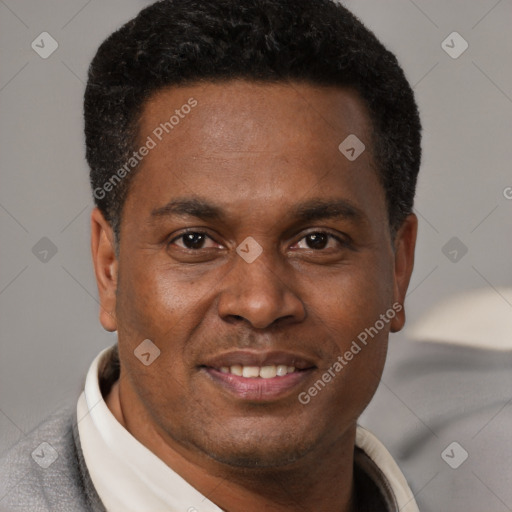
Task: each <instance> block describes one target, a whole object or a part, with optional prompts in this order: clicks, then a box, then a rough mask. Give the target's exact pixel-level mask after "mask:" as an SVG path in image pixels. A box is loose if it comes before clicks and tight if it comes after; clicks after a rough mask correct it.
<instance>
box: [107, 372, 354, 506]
mask: <svg viewBox="0 0 512 512" xmlns="http://www.w3.org/2000/svg"><path fill="white" fill-rule="evenodd" d="M105 401H106V403H107V406H108V407H109V409H110V411H111V412H112V414H113V415H114V417H115V418H116V419H117V420H118V421H119V423H121V425H122V426H123V427H124V428H126V429H127V430H128V431H129V432H130V433H131V434H132V435H133V436H134V437H135V438H136V439H137V440H138V441H139V442H140V443H142V444H143V445H144V446H146V447H147V448H148V449H149V450H151V451H152V452H153V453H154V454H155V455H156V456H158V457H159V458H160V459H161V460H162V461H163V462H165V463H166V464H167V465H168V466H169V467H170V468H171V469H172V470H173V471H175V472H176V473H178V474H179V475H180V476H181V477H182V478H184V479H185V480H186V481H187V482H188V483H189V484H190V485H192V486H193V487H194V488H195V489H197V490H198V491H199V492H200V493H201V494H203V495H204V496H206V497H207V498H208V499H209V500H210V501H212V502H213V503H215V504H216V505H217V506H218V507H220V508H221V509H222V510H224V511H226V512H261V510H271V511H272V512H303V511H304V510H322V511H323V512H353V510H354V496H353V487H354V485H353V466H354V445H355V431H356V425H355V424H354V425H353V426H352V427H351V428H350V429H348V430H347V432H345V433H342V435H340V437H339V438H338V439H336V441H335V442H334V443H332V444H331V445H328V446H324V447H322V448H319V449H318V450H315V452H314V453H310V454H308V455H307V456H305V457H304V458H303V460H301V461H300V462H297V463H295V464H293V465H289V466H285V467H280V468H261V469H254V468H239V467H236V468H235V467H231V466H229V465H226V464H223V463H220V462H217V461H215V460H213V459H212V458H211V457H208V456H207V455H206V454H204V453H202V452H199V451H198V450H195V449H194V448H192V447H189V446H187V447H184V446H182V445H180V444H179V443H177V442H176V441H175V440H174V439H172V438H170V437H169V436H168V435H166V434H165V433H163V432H161V431H159V429H158V428H157V427H156V426H155V425H154V424H153V422H152V421H151V418H150V417H149V415H148V414H147V412H146V411H145V409H144V408H143V407H142V406H141V405H140V404H139V402H138V400H137V397H136V396H131V393H130V389H129V387H128V386H127V389H125V388H123V390H122V392H120V386H119V381H117V382H116V383H115V384H114V385H113V387H112V389H111V391H110V393H109V395H108V396H107V397H106V399H105Z"/></svg>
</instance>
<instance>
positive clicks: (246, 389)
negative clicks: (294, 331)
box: [200, 350, 317, 402]
mask: <svg viewBox="0 0 512 512" xmlns="http://www.w3.org/2000/svg"><path fill="white" fill-rule="evenodd" d="M236 364H240V365H243V366H269V365H276V366H278V365H286V366H294V367H295V368H296V371H295V372H293V373H288V374H286V375H283V376H281V377H272V378H270V379H263V378H261V377H252V378H251V377H241V376H238V375H233V374H231V373H222V372H221V371H220V368H221V367H223V366H224V367H225V366H228V367H229V366H233V365H236ZM316 368H317V367H316V365H315V364H314V362H313V361H312V360H311V359H309V358H307V357H304V356H302V355H299V354H294V353H291V352H278V351H273V352H254V351H246V350H236V351H231V352H225V353H222V354H218V355H217V356H215V357H213V358H211V359H208V360H207V361H206V362H205V363H204V364H202V365H201V366H200V369H201V370H202V371H204V372H205V373H206V374H208V375H209V377H210V379H211V381H212V382H213V383H214V384H216V385H218V386H220V387H221V388H222V389H223V390H224V391H227V392H228V393H229V394H230V395H232V396H234V397H235V398H237V399H239V400H244V401H251V402H272V401H276V400H280V399H284V398H286V397H287V396H289V395H290V394H292V393H293V392H294V391H295V392H296V393H297V392H298V388H300V387H301V386H302V385H304V383H305V382H306V381H307V380H308V379H309V378H310V376H311V374H312V373H313V372H314V370H315V369H316Z"/></svg>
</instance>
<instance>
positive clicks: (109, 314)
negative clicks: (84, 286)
mask: <svg viewBox="0 0 512 512" xmlns="http://www.w3.org/2000/svg"><path fill="white" fill-rule="evenodd" d="M91 251H92V261H93V264H94V273H95V275H96V284H97V285H98V294H99V298H100V322H101V325H102V326H103V328H104V329H105V330H107V331H115V330H116V329H117V321H116V313H115V312H116V291H117V271H118V262H117V258H116V250H115V238H114V233H113V231H112V228H111V226H110V224H109V223H108V222H107V221H106V220H105V217H103V214H102V213H101V212H100V210H99V209H98V208H94V210H93V211H92V214H91Z"/></svg>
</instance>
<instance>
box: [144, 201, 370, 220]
mask: <svg viewBox="0 0 512 512" xmlns="http://www.w3.org/2000/svg"><path fill="white" fill-rule="evenodd" d="M174 215H176V216H191V217H197V218H198V219H201V220H204V221H208V220H210V221H211V220H217V221H219V220H223V219H224V218H225V217H226V215H225V213H224V211H223V210H222V208H221V207H219V206H217V205H214V204H212V203H209V202H208V201H205V200H203V199H198V198H181V199H172V200H171V201H169V202H168V203H167V204H166V205H164V206H161V207H159V208H156V209H154V210H153V211H152V212H151V218H159V217H168V216H174ZM289 216H290V217H291V218H292V219H294V220H296V221H299V222H312V221H317V220H322V219H340V220H349V221H352V222H356V223H360V222H363V221H364V220H367V216H366V215H365V214H364V212H363V211H362V210H361V209H359V208H357V207H356V206H355V205H353V204H352V203H351V202H350V201H347V200H346V199H331V200H326V199H311V200H308V201H305V202H303V203H300V204H298V205H295V206H294V207H293V208H292V210H291V211H290V212H289Z"/></svg>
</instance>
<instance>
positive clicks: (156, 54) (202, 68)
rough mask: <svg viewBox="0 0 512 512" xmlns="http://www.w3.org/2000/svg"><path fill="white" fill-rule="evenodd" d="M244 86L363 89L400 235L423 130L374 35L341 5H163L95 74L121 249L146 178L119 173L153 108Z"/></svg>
mask: <svg viewBox="0 0 512 512" xmlns="http://www.w3.org/2000/svg"><path fill="white" fill-rule="evenodd" d="M236 79H245V80H250V81H257V82H306V83H309V84H312V85H320V86H322V85H325V86H339V87H350V88H354V89H356V90H357V91H358V93H359V95H360V97H361V98H362V99H363V101H364V102H365V104H366V107H367V109H368V112H369V115H370V118H371V122H372V129H373V131H372V140H371V149H372V154H373V157H374V158H373V160H374V162H375V164H376V166H377V172H378V175H379V178H380V181H381V184H382V186H383V187H384V191H385V194H386V201H387V209H388V217H389V224H390V229H391V232H392V233H395V232H396V229H398V227H399V226H400V225H401V224H402V222H403V220H404V219H405V217H406V216H407V215H408V214H410V213H411V211H412V207H413V201H414V194H415V188H416V180H417V175H418V171H419V166H420V160H421V124H420V119H419V114H418V109H417V105H416V102H415V100H414V93H413V91H412V89H411V87H410V85H409V83H408V82H407V80H406V78H405V75H404V73H403V71H402V69H401V67H400V65H399V64H398V62H397V59H396V57H395V56H394V55H393V54H392V53H391V52H389V51H388V50H387V49H386V48H385V47H384V46H383V45H382V44H381V43H380V42H379V41H378V39H377V38H376V37H375V35H374V34H373V33H372V32H371V31H370V30H368V29H367V28H366V27H365V26H364V25H363V24H362V23H361V22H360V21H359V20H358V19H357V18H356V17H355V16H354V15H353V14H352V13H351V12H350V11H348V10H347V9H346V8H345V7H343V6H342V5H340V4H339V3H337V2H335V1H334V0H163V1H159V2H156V3H154V4H152V5H150V6H148V7H146V8H145V9H143V10H142V11H141V12H140V13H139V14H138V16H137V17H136V18H134V19H133V20H131V21H129V22H128V23H126V24H125V25H124V26H123V27H121V28H120V29H119V30H117V31H116V32H114V33H113V34H112V35H111V36H110V37H108V38H107V39H106V40H105V41H104V42H103V44H102V45H101V46H100V48H99V49H98V52H97V53H96V56H95V57H94V59H93V61H92V63H91V66H90V68H89V77H88V82H87V87H86V91H85V100H84V117H85V136H86V156H87V161H88V163H89V166H90V180H91V185H92V189H93V195H94V198H95V202H96V205H97V206H98V208H99V209H100V210H101V212H102V213H103V215H104V216H105V218H106V219H107V221H108V222H109V223H110V224H111V226H112V228H113V230H114V232H115V234H116V239H117V240H119V234H120V223H121V216H122V209H123V204H124V201H125V199H126V196H127V193H128V190H129V186H130V183H131V180H132V178H133V176H134V174H135V172H136V170H137V168H136V167H134V170H133V172H129V173H126V172H125V173H123V174H122V175H123V179H120V173H118V171H119V170H120V169H121V168H123V166H126V162H127V161H128V160H129V159H130V158H131V156H132V155H133V152H134V150H135V144H136V142H137V127H138V122H139V119H140V115H141V113H142V111H143V108H144V106H145V102H147V100H148V99H149V98H150V97H151V96H152V95H153V94H154V93H156V92H157V91H159V90H161V89H163V88H166V87H171V86H173V85H176V86H177V85H185V84H194V83H200V82H221V81H225V80H236ZM340 142H341V140H340ZM125 169H126V167H125ZM116 173H117V174H116ZM125 175H126V176H125ZM113 180H114V181H113ZM108 183H110V185H108V186H105V185H106V184H108Z"/></svg>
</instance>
